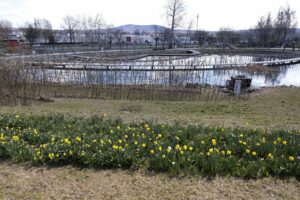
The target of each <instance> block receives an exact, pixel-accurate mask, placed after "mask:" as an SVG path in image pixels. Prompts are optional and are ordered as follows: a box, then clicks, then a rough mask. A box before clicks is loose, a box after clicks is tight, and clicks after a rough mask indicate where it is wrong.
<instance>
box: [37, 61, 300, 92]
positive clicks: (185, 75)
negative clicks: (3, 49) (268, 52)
mask: <svg viewBox="0 0 300 200" xmlns="http://www.w3.org/2000/svg"><path fill="white" fill-rule="evenodd" d="M237 75H245V76H247V77H249V78H252V86H254V87H263V86H282V85H286V86H291V85H293V86H300V64H297V65H290V66H280V67H273V68H272V70H271V71H268V72H264V71H260V72H257V71H255V70H253V71H250V72H249V71H244V70H201V71H69V70H48V71H47V73H46V74H45V75H43V77H44V78H45V77H46V78H47V80H48V81H50V82H55V83H73V84H74V83H75V84H100V85H108V84H120V85H131V84H134V85H142V84H161V85H170V84H171V85H185V84H187V83H193V84H196V83H197V84H209V85H219V86H224V85H225V84H226V80H229V79H230V77H231V76H237Z"/></svg>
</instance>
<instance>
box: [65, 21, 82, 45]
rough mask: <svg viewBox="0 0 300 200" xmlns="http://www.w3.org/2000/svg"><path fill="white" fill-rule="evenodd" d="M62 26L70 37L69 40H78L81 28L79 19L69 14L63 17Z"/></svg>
mask: <svg viewBox="0 0 300 200" xmlns="http://www.w3.org/2000/svg"><path fill="white" fill-rule="evenodd" d="M62 28H63V29H64V30H65V31H66V34H67V36H68V37H69V42H71V43H72V42H76V34H77V31H78V29H79V21H78V19H76V17H74V16H70V15H67V16H66V17H64V18H63V24H62Z"/></svg>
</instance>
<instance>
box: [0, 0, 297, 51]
mask: <svg viewBox="0 0 300 200" xmlns="http://www.w3.org/2000/svg"><path fill="white" fill-rule="evenodd" d="M165 11H166V18H167V23H168V28H165V29H164V30H162V29H159V28H158V26H153V30H152V32H151V36H152V38H153V41H154V43H155V46H157V45H159V44H163V45H167V46H168V47H169V48H172V47H174V46H177V45H179V44H181V45H182V44H184V45H190V44H191V42H193V44H195V43H197V44H198V45H217V46H219V47H231V46H245V47H286V46H295V45H297V44H298V45H299V43H300V33H297V32H296V27H297V19H296V15H295V14H296V12H295V11H294V10H292V9H291V8H290V6H286V7H281V8H280V9H279V10H278V12H277V14H276V15H275V16H272V15H271V13H268V14H267V15H266V16H262V17H261V18H260V19H259V20H258V22H257V24H256V25H255V26H254V27H252V28H250V29H248V30H244V31H235V30H233V29H232V28H230V27H221V28H220V29H219V31H216V32H207V31H204V30H195V29H194V30H193V28H192V27H193V22H192V21H190V22H189V23H184V22H185V17H186V7H185V4H184V1H183V0H167V5H166V7H165ZM184 24H188V26H187V27H186V30H185V32H184V31H183V32H182V31H181V32H180V33H179V32H178V31H176V29H177V28H179V27H183V26H184ZM18 29H19V30H20V31H21V32H22V33H23V36H24V37H25V38H26V40H27V41H28V42H29V43H30V44H31V45H33V44H35V43H49V44H55V43H58V42H59V41H60V42H61V41H65V42H68V43H76V42H79V41H81V42H92V43H107V44H109V45H112V43H113V41H116V43H118V44H120V45H121V44H122V42H124V32H122V31H121V30H117V29H112V25H109V24H107V23H106V22H105V20H104V19H103V17H102V16H101V14H96V15H94V16H71V15H67V16H65V17H64V18H63V19H62V23H61V27H60V29H53V26H52V24H51V22H50V21H49V20H47V19H34V20H33V22H27V23H25V24H24V25H22V26H20V27H19V28H18ZM12 30H13V26H12V23H11V22H9V21H7V20H0V40H4V39H5V38H8V37H9V35H10V33H11V32H12ZM134 34H136V35H140V33H139V32H138V31H135V32H134ZM179 35H181V37H182V38H185V39H181V40H179V39H178V38H179V37H178V36H179Z"/></svg>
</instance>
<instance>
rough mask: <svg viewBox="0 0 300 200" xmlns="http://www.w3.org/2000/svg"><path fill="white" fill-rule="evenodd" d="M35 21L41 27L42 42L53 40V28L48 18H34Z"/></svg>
mask: <svg viewBox="0 0 300 200" xmlns="http://www.w3.org/2000/svg"><path fill="white" fill-rule="evenodd" d="M36 21H37V23H38V24H39V28H40V29H41V30H40V31H41V35H42V36H43V38H44V42H45V43H47V42H49V43H50V42H51V41H52V42H53V38H54V35H53V30H52V24H51V22H50V21H49V20H48V19H36Z"/></svg>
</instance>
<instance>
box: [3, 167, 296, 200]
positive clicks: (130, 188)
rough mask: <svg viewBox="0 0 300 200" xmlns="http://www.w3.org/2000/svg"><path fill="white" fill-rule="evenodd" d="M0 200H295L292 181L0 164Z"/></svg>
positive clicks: (294, 181) (294, 186)
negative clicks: (173, 176)
mask: <svg viewBox="0 0 300 200" xmlns="http://www.w3.org/2000/svg"><path fill="white" fill-rule="evenodd" d="M0 167H1V171H0V198H1V199H299V197H300V182H299V181H297V180H295V179H286V180H279V179H275V178H265V179H259V180H241V179H236V178H229V177H216V178H213V179H211V180H208V179H204V178H199V177H186V178H180V179H179V178H170V177H168V176H166V175H165V174H156V173H155V174H145V172H132V171H124V170H95V169H77V168H73V167H59V168H46V167H38V168H35V167H30V168H28V167H24V166H20V165H16V164H11V163H2V164H0Z"/></svg>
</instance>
